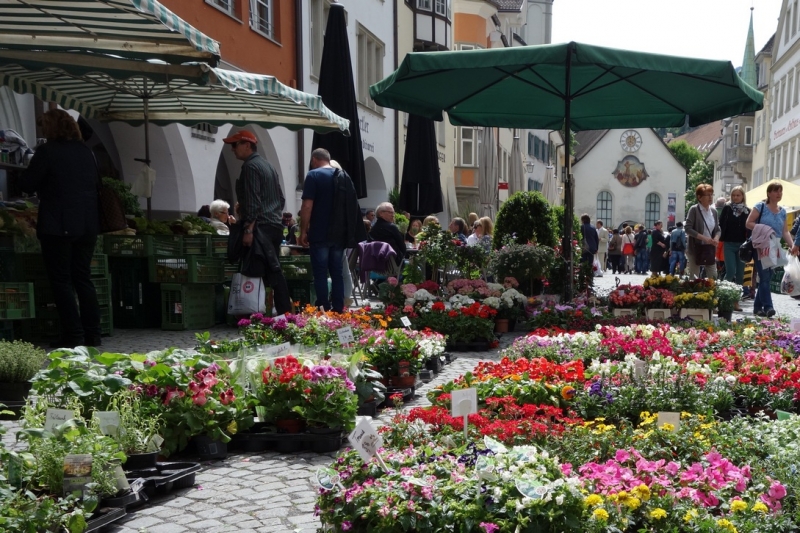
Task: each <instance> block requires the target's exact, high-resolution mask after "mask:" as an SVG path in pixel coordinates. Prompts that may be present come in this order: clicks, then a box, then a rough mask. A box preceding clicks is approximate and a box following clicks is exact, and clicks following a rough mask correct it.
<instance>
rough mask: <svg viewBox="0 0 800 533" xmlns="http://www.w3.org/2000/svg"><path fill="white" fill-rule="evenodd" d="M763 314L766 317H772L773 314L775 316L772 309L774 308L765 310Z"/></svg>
mask: <svg viewBox="0 0 800 533" xmlns="http://www.w3.org/2000/svg"><path fill="white" fill-rule="evenodd" d="M765 316H766V317H767V318H772V317H774V316H775V310H774V309H769V310H768V311H767V312H766V314H765Z"/></svg>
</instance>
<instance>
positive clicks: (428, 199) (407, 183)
mask: <svg viewBox="0 0 800 533" xmlns="http://www.w3.org/2000/svg"><path fill="white" fill-rule="evenodd" d="M400 208H401V209H405V210H406V211H408V212H409V213H411V216H414V217H426V216H428V215H430V214H433V213H439V212H441V211H442V210H443V209H444V206H443V202H442V186H441V183H440V181H439V153H438V151H437V149H436V131H435V129H434V126H433V121H432V120H430V119H427V118H422V117H420V116H418V115H409V116H408V128H407V130H406V153H405V157H404V158H403V177H402V180H401V182H400Z"/></svg>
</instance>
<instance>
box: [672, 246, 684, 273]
mask: <svg viewBox="0 0 800 533" xmlns="http://www.w3.org/2000/svg"><path fill="white" fill-rule="evenodd" d="M676 266H677V267H678V269H677V270H678V271H677V272H676V271H675V270H676V269H675V267H676ZM685 268H686V254H685V253H683V251H678V250H673V251H672V253H671V254H669V273H670V274H680V273H681V272H683V269H685Z"/></svg>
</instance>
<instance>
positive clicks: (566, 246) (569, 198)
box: [561, 43, 575, 302]
mask: <svg viewBox="0 0 800 533" xmlns="http://www.w3.org/2000/svg"><path fill="white" fill-rule="evenodd" d="M574 44H575V43H570V46H569V47H568V48H567V69H566V80H565V81H566V86H565V88H566V90H565V98H564V135H565V137H566V141H565V144H566V149H565V150H564V159H565V160H566V161H565V167H566V176H565V178H564V240H563V242H562V248H561V250H562V253H563V255H564V261H565V262H566V265H567V279H566V281H567V283H566V284H565V286H564V292H565V294H564V297H565V301H567V302H569V301H571V300H572V295H573V293H574V290H575V279H574V277H575V276H574V270H573V264H574V258H573V256H572V217H573V211H574V210H575V198H574V190H573V183H572V160H571V157H570V147H571V142H570V141H571V138H570V137H571V133H570V126H571V122H570V113H571V109H570V104H571V103H572V102H571V93H572V88H571V86H570V85H571V84H570V78H571V72H570V71H571V70H572V53H573V49H574Z"/></svg>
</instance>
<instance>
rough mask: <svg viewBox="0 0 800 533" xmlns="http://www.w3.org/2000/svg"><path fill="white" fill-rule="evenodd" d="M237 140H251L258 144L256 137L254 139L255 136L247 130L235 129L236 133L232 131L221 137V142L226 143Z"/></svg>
mask: <svg viewBox="0 0 800 533" xmlns="http://www.w3.org/2000/svg"><path fill="white" fill-rule="evenodd" d="M237 141H248V142H251V143H253V144H258V139H256V136H255V135H253V134H252V133H250V132H249V131H246V130H242V131H237V132H236V133H234V134H233V135H231V136H230V137H226V138H225V139H222V142H224V143H226V144H233V143H235V142H237Z"/></svg>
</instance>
